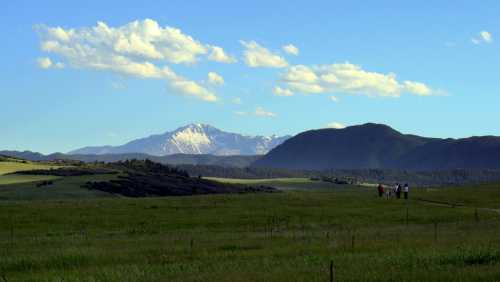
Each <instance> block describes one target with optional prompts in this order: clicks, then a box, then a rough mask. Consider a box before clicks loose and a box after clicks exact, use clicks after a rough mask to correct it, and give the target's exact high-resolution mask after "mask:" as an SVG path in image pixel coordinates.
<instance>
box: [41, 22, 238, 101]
mask: <svg viewBox="0 0 500 282" xmlns="http://www.w3.org/2000/svg"><path fill="white" fill-rule="evenodd" d="M37 30H38V33H39V34H40V38H41V42H40V47H41V49H42V51H45V52H48V53H54V54H57V55H59V56H60V57H62V58H64V59H65V61H66V62H67V63H68V64H69V65H71V66H72V67H74V68H88V69H96V70H105V71H112V72H116V73H119V74H127V75H131V76H136V77H139V78H154V79H165V80H166V81H167V82H168V84H169V85H170V87H171V88H172V89H174V90H176V91H178V92H180V93H181V94H185V95H189V96H194V97H197V98H200V99H202V100H205V101H216V100H217V97H216V95H215V94H214V93H212V92H211V91H209V90H207V89H205V88H204V87H203V86H201V85H200V84H199V83H197V82H195V81H192V80H189V79H187V78H184V77H182V76H179V75H177V74H176V73H175V72H174V71H173V70H172V69H170V68H169V67H168V66H167V65H165V63H171V64H194V63H196V62H198V61H199V60H200V58H201V57H207V58H208V59H210V60H214V61H221V62H228V61H230V60H231V59H230V57H229V56H227V55H226V54H225V52H224V50H223V49H222V48H220V47H217V46H213V45H209V44H204V43H201V42H199V41H198V40H195V39H194V38H192V37H191V36H189V35H186V34H184V33H183V32H182V31H181V30H180V29H178V28H173V27H169V26H165V27H161V26H160V25H159V24H158V23H157V22H156V21H154V20H151V19H145V20H141V21H134V22H130V23H128V24H126V25H123V26H119V27H110V26H108V25H107V24H106V23H104V22H98V23H97V25H96V26H93V27H83V28H77V29H64V28H61V27H48V26H45V25H39V26H37ZM210 50H211V51H212V53H211V54H210V55H209V54H208V53H209V51H210ZM224 56H225V57H224Z"/></svg>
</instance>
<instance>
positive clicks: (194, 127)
mask: <svg viewBox="0 0 500 282" xmlns="http://www.w3.org/2000/svg"><path fill="white" fill-rule="evenodd" d="M288 138H290V136H283V137H278V136H276V135H272V136H246V135H241V134H237V133H230V132H225V131H222V130H220V129H217V128H215V127H213V126H211V125H207V124H189V125H186V126H184V127H180V128H178V129H176V130H174V131H169V132H165V133H163V134H159V135H151V136H149V137H146V138H141V139H136V140H133V141H130V142H128V143H126V144H123V145H120V146H96V147H84V148H81V149H77V150H74V151H71V152H69V153H68V154H71V155H105V154H127V153H143V154H147V155H151V156H166V155H174V154H191V155H193V154H195V155H198V154H210V155H216V156H229V155H263V154H266V153H267V152H269V151H270V150H271V149H273V148H274V147H276V146H277V145H279V144H281V143H282V142H283V141H285V140H286V139H288Z"/></svg>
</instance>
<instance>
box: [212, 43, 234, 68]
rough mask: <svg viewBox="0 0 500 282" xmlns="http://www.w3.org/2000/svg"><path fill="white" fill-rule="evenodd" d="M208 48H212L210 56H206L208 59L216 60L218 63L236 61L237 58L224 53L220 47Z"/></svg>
mask: <svg viewBox="0 0 500 282" xmlns="http://www.w3.org/2000/svg"><path fill="white" fill-rule="evenodd" d="M210 49H211V50H212V52H211V53H210V56H208V59H209V60H212V61H216V62H219V63H226V64H231V63H236V62H237V60H236V59H235V58H234V57H232V56H229V55H228V54H226V52H225V51H224V49H222V48H221V47H217V46H210Z"/></svg>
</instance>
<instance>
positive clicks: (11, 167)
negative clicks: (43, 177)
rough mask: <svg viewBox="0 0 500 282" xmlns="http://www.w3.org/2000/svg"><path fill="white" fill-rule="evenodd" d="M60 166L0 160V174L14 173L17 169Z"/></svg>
mask: <svg viewBox="0 0 500 282" xmlns="http://www.w3.org/2000/svg"><path fill="white" fill-rule="evenodd" d="M56 167H58V166H55V165H48V164H40V163H32V162H21V161H0V175H4V174H8V173H13V172H16V171H26V170H32V169H50V168H56Z"/></svg>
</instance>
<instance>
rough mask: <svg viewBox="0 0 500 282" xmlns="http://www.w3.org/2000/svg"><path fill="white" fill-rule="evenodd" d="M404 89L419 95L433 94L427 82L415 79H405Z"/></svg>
mask: <svg viewBox="0 0 500 282" xmlns="http://www.w3.org/2000/svg"><path fill="white" fill-rule="evenodd" d="M404 89H406V90H407V91H408V92H410V93H413V94H415V95H419V96H430V95H432V90H431V89H430V88H429V87H428V86H427V85H425V84H423V83H421V82H415V81H405V82H404Z"/></svg>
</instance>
